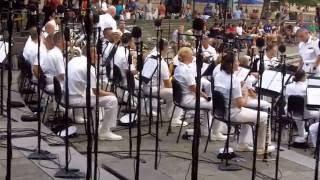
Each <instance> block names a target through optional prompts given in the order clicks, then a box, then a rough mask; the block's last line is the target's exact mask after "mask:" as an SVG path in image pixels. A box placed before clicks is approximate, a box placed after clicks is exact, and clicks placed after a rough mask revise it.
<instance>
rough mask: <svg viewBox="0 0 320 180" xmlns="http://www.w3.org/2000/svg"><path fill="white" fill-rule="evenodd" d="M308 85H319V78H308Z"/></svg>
mask: <svg viewBox="0 0 320 180" xmlns="http://www.w3.org/2000/svg"><path fill="white" fill-rule="evenodd" d="M308 86H319V87H320V79H317V78H310V79H308Z"/></svg>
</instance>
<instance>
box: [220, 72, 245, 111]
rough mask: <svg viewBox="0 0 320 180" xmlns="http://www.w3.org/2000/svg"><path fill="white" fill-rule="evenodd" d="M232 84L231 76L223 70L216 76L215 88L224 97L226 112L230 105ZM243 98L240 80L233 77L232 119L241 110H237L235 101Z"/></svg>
mask: <svg viewBox="0 0 320 180" xmlns="http://www.w3.org/2000/svg"><path fill="white" fill-rule="evenodd" d="M230 84H231V75H230V74H227V73H226V72H225V71H223V70H221V71H219V72H218V73H217V74H216V76H215V77H214V86H215V90H217V91H219V92H221V93H222V94H223V96H224V100H225V107H226V110H227V109H228V105H229V96H230V89H231V88H230ZM239 97H242V91H241V83H240V80H239V79H238V78H237V77H236V76H235V75H233V79H232V97H231V98H232V99H231V100H232V101H231V117H234V116H235V115H237V114H238V113H239V112H240V111H241V109H239V108H237V107H236V106H235V101H234V100H235V99H236V98H239Z"/></svg>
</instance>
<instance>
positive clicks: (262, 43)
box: [256, 37, 265, 49]
mask: <svg viewBox="0 0 320 180" xmlns="http://www.w3.org/2000/svg"><path fill="white" fill-rule="evenodd" d="M256 46H257V47H258V48H259V49H262V48H263V47H264V46H265V41H264V38H262V37H259V38H258V39H257V40H256Z"/></svg>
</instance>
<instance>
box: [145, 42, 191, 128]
mask: <svg viewBox="0 0 320 180" xmlns="http://www.w3.org/2000/svg"><path fill="white" fill-rule="evenodd" d="M168 47H169V43H168V41H167V40H165V39H161V40H160V43H159V52H158V51H157V48H154V49H153V50H152V51H151V52H150V54H149V55H148V56H147V58H146V60H145V63H144V66H143V70H142V76H144V77H146V78H147V79H150V82H147V83H146V82H144V83H143V92H144V93H146V94H149V95H150V94H151V93H152V95H153V96H154V95H157V92H158V81H159V67H158V63H159V62H158V61H159V53H160V52H161V55H162V56H161V57H160V58H161V62H160V70H161V72H160V74H161V77H160V80H161V82H160V83H161V84H160V97H159V98H162V99H164V100H165V101H166V109H165V112H166V113H165V115H166V117H165V119H166V120H170V115H171V114H172V111H173V108H174V104H173V94H172V84H171V81H170V72H169V67H168V64H167V63H166V62H165V60H164V59H163V55H165V54H167V51H168ZM150 86H152V92H150ZM181 114H182V110H181V109H180V108H176V109H175V111H174V114H173V117H172V123H171V126H180V125H181V124H182V121H181V120H180V116H181ZM187 125H188V123H187V122H184V123H183V126H187Z"/></svg>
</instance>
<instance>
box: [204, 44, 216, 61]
mask: <svg viewBox="0 0 320 180" xmlns="http://www.w3.org/2000/svg"><path fill="white" fill-rule="evenodd" d="M202 54H203V57H204V58H207V57H210V59H213V61H216V60H217V59H218V54H217V51H216V49H215V48H214V47H212V46H210V45H209V46H208V48H207V49H206V48H204V47H203V46H202Z"/></svg>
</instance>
